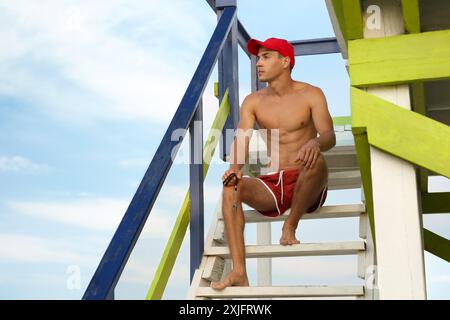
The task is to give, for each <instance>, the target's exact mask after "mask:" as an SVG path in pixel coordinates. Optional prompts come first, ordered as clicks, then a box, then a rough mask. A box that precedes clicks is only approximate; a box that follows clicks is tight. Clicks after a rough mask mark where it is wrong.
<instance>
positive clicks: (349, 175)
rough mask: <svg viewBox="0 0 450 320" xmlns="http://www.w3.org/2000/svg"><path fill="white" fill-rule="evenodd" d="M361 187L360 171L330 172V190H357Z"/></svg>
mask: <svg viewBox="0 0 450 320" xmlns="http://www.w3.org/2000/svg"><path fill="white" fill-rule="evenodd" d="M360 186H361V173H360V172H359V170H352V171H342V172H330V173H329V174H328V190H338V189H339V190H340V189H356V188H359V187H360Z"/></svg>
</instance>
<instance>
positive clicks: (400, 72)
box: [348, 30, 450, 87]
mask: <svg viewBox="0 0 450 320" xmlns="http://www.w3.org/2000/svg"><path fill="white" fill-rule="evenodd" d="M348 48H349V72H350V82H351V85H352V86H359V87H361V86H362V87H365V86H373V85H387V84H390V85H392V84H402V83H409V82H416V81H424V80H440V79H449V78H450V30H442V31H433V32H424V33H417V34H407V35H400V36H391V37H385V38H375V39H360V40H352V41H349V42H348Z"/></svg>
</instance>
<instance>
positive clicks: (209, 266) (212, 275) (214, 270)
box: [202, 256, 225, 281]
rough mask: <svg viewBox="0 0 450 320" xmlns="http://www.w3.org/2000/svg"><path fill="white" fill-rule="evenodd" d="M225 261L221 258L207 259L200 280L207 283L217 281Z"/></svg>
mask: <svg viewBox="0 0 450 320" xmlns="http://www.w3.org/2000/svg"><path fill="white" fill-rule="evenodd" d="M224 265H225V260H224V259H223V258H222V257H218V256H213V257H207V258H206V263H205V267H204V269H203V273H202V278H203V279H205V280H208V281H218V280H220V279H221V278H222V274H223V268H224Z"/></svg>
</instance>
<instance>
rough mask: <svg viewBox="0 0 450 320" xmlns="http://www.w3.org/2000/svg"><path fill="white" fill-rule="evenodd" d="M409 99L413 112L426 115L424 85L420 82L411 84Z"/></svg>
mask: <svg viewBox="0 0 450 320" xmlns="http://www.w3.org/2000/svg"><path fill="white" fill-rule="evenodd" d="M411 99H412V109H413V111H414V112H417V113H420V114H422V115H426V107H425V85H424V83H423V82H422V81H419V82H414V83H411Z"/></svg>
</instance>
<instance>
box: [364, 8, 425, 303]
mask: <svg viewBox="0 0 450 320" xmlns="http://www.w3.org/2000/svg"><path fill="white" fill-rule="evenodd" d="M368 5H378V6H379V7H380V8H381V11H382V14H381V17H382V20H381V28H380V29H372V30H369V29H368V28H365V29H364V37H365V38H378V37H385V36H391V35H398V34H403V33H404V32H405V30H404V23H403V17H402V10H401V4H400V0H364V1H363V8H367V6H368ZM367 92H369V93H371V94H374V95H376V96H379V97H381V98H383V99H385V100H388V101H390V102H393V103H395V104H397V105H399V106H402V107H404V108H406V109H411V103H410V96H409V87H408V86H407V85H398V86H383V87H376V88H368V89H367ZM369 134H370V133H369ZM405 134H407V132H405ZM370 157H371V174H372V188H373V200H374V211H375V217H374V219H375V234H376V240H377V252H376V256H377V262H378V268H377V271H378V286H379V297H380V299H426V284H425V268H424V256H423V238H422V222H421V215H420V211H419V198H418V192H419V190H418V183H417V178H416V171H415V168H414V166H413V165H411V164H410V163H408V162H406V161H404V160H402V159H399V158H396V157H393V156H391V155H389V154H387V153H385V152H383V151H380V150H378V149H376V148H374V147H372V146H371V147H370Z"/></svg>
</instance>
